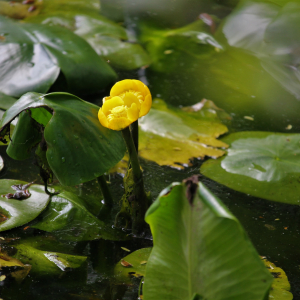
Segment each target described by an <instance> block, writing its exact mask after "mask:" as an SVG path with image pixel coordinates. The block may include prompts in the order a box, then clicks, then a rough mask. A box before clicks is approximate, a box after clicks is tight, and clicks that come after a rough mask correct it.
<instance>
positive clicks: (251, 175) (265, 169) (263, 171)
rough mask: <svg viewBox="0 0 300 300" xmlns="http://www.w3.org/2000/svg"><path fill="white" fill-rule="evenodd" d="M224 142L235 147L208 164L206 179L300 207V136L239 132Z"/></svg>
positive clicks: (206, 163)
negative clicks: (222, 156)
mask: <svg viewBox="0 0 300 300" xmlns="http://www.w3.org/2000/svg"><path fill="white" fill-rule="evenodd" d="M223 141H224V142H226V143H228V144H229V145H231V147H230V148H229V150H228V155H227V156H226V157H224V158H222V159H217V160H208V161H207V162H205V163H204V164H203V165H202V166H201V173H202V174H203V175H205V176H207V177H209V178H211V179H213V180H215V181H217V182H219V183H221V184H224V185H226V186H228V187H230V188H232V189H234V190H237V191H240V192H244V193H246V194H250V195H253V196H256V197H260V198H265V199H268V200H274V201H278V202H285V203H291V204H298V205H299V204H300V201H299V193H300V187H299V184H298V182H299V176H300V164H299V155H300V150H299V142H300V135H299V134H282V133H272V132H238V133H233V134H231V135H229V136H227V137H226V138H224V139H223Z"/></svg>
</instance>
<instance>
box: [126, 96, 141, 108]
mask: <svg viewBox="0 0 300 300" xmlns="http://www.w3.org/2000/svg"><path fill="white" fill-rule="evenodd" d="M123 101H124V104H125V105H126V106H127V107H131V105H132V104H133V103H135V104H136V106H137V109H138V110H140V108H141V104H140V101H139V99H138V97H137V96H136V95H134V94H133V93H131V92H125V95H124V98H123Z"/></svg>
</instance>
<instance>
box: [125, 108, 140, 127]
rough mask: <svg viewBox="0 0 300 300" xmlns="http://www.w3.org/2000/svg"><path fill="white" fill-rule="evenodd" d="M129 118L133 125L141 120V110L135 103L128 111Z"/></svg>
mask: <svg viewBox="0 0 300 300" xmlns="http://www.w3.org/2000/svg"><path fill="white" fill-rule="evenodd" d="M127 116H128V119H129V120H130V122H131V123H132V122H135V121H136V120H137V119H138V118H139V109H138V108H137V105H136V104H135V103H132V105H131V107H130V108H128V109H127Z"/></svg>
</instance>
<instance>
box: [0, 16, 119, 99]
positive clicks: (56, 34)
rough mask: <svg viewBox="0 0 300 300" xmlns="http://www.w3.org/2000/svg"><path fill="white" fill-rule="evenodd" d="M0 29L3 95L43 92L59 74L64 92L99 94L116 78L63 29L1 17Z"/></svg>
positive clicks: (94, 55)
mask: <svg viewBox="0 0 300 300" xmlns="http://www.w3.org/2000/svg"><path fill="white" fill-rule="evenodd" d="M0 27H1V31H0V36H2V38H1V40H0V51H1V53H3V55H1V57H0V64H1V65H3V66H4V67H3V68H1V71H0V78H1V81H0V91H1V92H2V93H4V94H6V95H9V96H13V97H19V96H21V95H22V94H24V93H26V92H28V91H36V92H47V91H48V89H49V88H50V86H51V85H52V84H53V83H54V82H55V81H56V79H57V77H58V75H59V73H60V72H62V73H63V75H64V76H65V78H66V85H67V86H66V87H65V90H69V91H70V90H72V91H73V92H74V93H92V92H96V91H99V90H101V89H103V88H104V87H105V86H106V85H107V84H109V83H110V82H112V81H113V80H114V79H115V78H116V74H115V72H114V71H113V70H112V69H111V67H110V66H109V65H108V64H107V63H106V62H105V61H103V60H102V59H101V58H100V57H99V56H98V55H97V54H96V53H95V51H94V50H93V49H92V48H91V47H90V45H89V44H88V43H87V42H86V41H84V40H83V39H81V38H80V37H78V36H77V35H75V34H74V33H72V32H70V31H69V30H67V29H65V28H59V27H55V26H53V27H51V26H46V25H41V24H38V25H37V24H21V23H17V22H15V21H12V20H10V19H8V18H6V17H3V16H0ZM24 74H26V76H25V75H24Z"/></svg>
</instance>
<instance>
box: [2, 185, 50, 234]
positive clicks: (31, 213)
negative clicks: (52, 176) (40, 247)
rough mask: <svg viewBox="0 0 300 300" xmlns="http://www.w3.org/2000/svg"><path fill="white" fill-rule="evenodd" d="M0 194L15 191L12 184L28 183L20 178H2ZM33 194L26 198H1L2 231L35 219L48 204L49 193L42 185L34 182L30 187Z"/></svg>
mask: <svg viewBox="0 0 300 300" xmlns="http://www.w3.org/2000/svg"><path fill="white" fill-rule="evenodd" d="M0 182H1V184H0V195H6V194H8V193H12V194H14V193H15V190H14V189H13V188H12V187H11V186H12V185H18V184H26V182H23V181H19V180H10V179H1V180H0ZM28 189H29V192H30V194H31V196H30V197H29V198H27V199H25V200H16V199H6V198H5V197H1V198H0V231H4V230H8V229H11V228H14V227H18V226H21V225H24V224H26V223H28V222H30V221H32V220H34V219H35V218H36V217H37V216H38V215H39V214H40V213H41V212H42V211H43V210H44V209H45V208H46V207H47V205H48V203H49V195H47V194H45V192H44V187H43V186H42V185H37V184H33V185H31V186H30V187H29V188H28Z"/></svg>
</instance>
